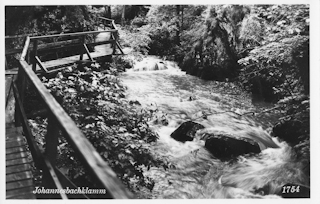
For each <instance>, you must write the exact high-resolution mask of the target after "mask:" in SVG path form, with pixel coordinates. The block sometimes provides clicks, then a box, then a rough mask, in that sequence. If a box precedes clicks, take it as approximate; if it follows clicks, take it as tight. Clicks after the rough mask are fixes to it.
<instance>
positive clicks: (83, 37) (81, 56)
mask: <svg viewBox="0 0 320 204" xmlns="http://www.w3.org/2000/svg"><path fill="white" fill-rule="evenodd" d="M81 43H82V44H85V36H81ZM83 53H84V50H82V49H81V54H80V58H79V60H83Z"/></svg>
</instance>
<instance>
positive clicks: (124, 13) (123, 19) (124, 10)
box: [121, 5, 126, 26]
mask: <svg viewBox="0 0 320 204" xmlns="http://www.w3.org/2000/svg"><path fill="white" fill-rule="evenodd" d="M125 20H126V5H123V8H122V15H121V25H122V26H124V23H125Z"/></svg>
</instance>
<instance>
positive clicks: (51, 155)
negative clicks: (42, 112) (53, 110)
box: [45, 114, 60, 165]
mask: <svg viewBox="0 0 320 204" xmlns="http://www.w3.org/2000/svg"><path fill="white" fill-rule="evenodd" d="M59 129H60V128H58V124H57V121H56V120H55V118H54V116H53V115H52V114H50V115H49V117H48V127H47V134H46V138H45V140H46V149H45V155H46V157H47V158H48V159H49V161H50V162H51V164H52V165H55V162H56V159H57V147H58V136H59Z"/></svg>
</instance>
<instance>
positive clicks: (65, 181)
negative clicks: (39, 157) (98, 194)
mask: <svg viewBox="0 0 320 204" xmlns="http://www.w3.org/2000/svg"><path fill="white" fill-rule="evenodd" d="M55 172H56V175H57V176H58V179H59V181H60V182H61V185H62V187H63V188H64V189H66V188H67V187H68V188H70V189H77V188H78V187H77V186H76V185H75V184H74V183H72V181H70V180H69V179H68V178H67V177H66V176H65V175H64V174H63V173H61V171H60V170H59V169H57V168H55ZM68 198H72V199H80V198H82V199H83V198H86V199H88V197H87V196H86V195H85V194H74V195H72V194H68Z"/></svg>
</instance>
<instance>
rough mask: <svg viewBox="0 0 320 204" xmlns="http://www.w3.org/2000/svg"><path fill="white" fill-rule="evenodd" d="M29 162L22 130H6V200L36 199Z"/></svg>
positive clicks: (29, 156)
mask: <svg viewBox="0 0 320 204" xmlns="http://www.w3.org/2000/svg"><path fill="white" fill-rule="evenodd" d="M31 162H32V158H31V155H30V152H29V151H28V149H27V144H26V139H25V137H24V136H23V135H22V128H20V127H18V128H17V127H8V128H6V199H36V196H35V195H34V194H33V193H32V191H33V190H34V182H33V175H32V171H31V165H30V163H31Z"/></svg>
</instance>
